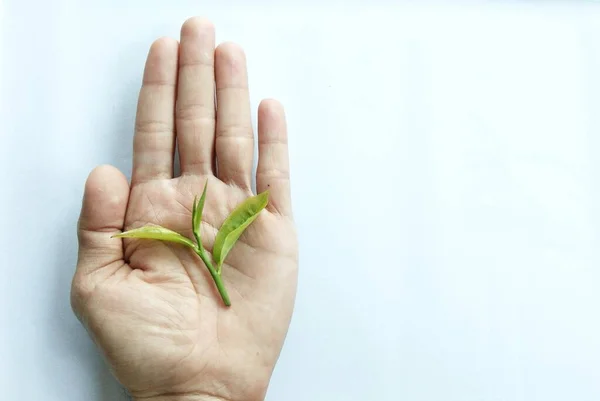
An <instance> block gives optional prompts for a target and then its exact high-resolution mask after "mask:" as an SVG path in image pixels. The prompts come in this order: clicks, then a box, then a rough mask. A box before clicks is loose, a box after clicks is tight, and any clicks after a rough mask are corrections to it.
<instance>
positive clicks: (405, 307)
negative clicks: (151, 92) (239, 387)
mask: <svg viewBox="0 0 600 401" xmlns="http://www.w3.org/2000/svg"><path fill="white" fill-rule="evenodd" d="M3 3H4V4H3V6H2V7H3V10H2V11H3V16H2V30H1V32H2V33H1V34H2V40H1V42H0V43H1V46H2V47H1V48H0V51H1V52H0V57H1V63H0V64H1V67H0V68H2V71H1V74H2V75H1V76H2V81H1V85H2V87H1V93H2V118H1V119H0V124H1V125H0V128H1V135H2V136H1V145H0V156H1V158H0V179H1V186H0V191H1V193H2V195H1V196H0V206H1V209H0V210H1V214H0V216H2V217H1V223H2V229H1V230H0V244H2V245H1V246H2V255H3V258H2V271H3V276H2V279H1V280H0V305H1V306H0V311H1V314H0V319H1V320H0V323H1V331H0V356H1V360H2V363H1V366H0V399H2V400H44V401H59V400H60V401H65V400H89V401H109V400H111V401H112V400H116V399H119V398H120V397H122V395H121V394H122V390H120V389H119V387H118V386H117V385H116V383H115V382H114V380H113V379H112V378H111V376H110V374H109V373H108V371H107V370H106V368H105V366H104V363H103V362H102V360H101V359H100V357H99V355H98V352H97V351H96V349H95V347H94V345H93V344H92V343H91V341H90V340H89V339H88V337H87V335H86V333H85V331H84V330H83V329H82V328H81V327H80V325H79V324H78V322H77V321H76V319H75V318H74V317H73V315H72V313H71V310H70V307H69V301H68V299H69V298H68V291H69V285H70V279H71V275H72V272H73V268H74V265H75V260H76V236H75V223H76V219H77V216H78V212H79V207H80V198H81V194H82V190H83V184H84V180H85V178H86V176H87V174H88V172H89V170H91V169H92V168H93V167H94V166H95V165H97V164H101V163H111V164H114V165H116V166H118V167H119V168H121V169H123V170H124V171H125V172H126V173H127V174H128V175H129V173H130V162H131V135H132V127H133V120H134V114H135V103H136V97H137V91H138V89H139V85H140V80H141V73H142V68H143V62H144V58H145V56H146V52H147V49H148V47H149V45H150V43H151V42H152V40H153V39H155V38H157V37H159V36H163V35H171V36H175V37H177V36H178V32H179V28H180V25H181V23H182V22H183V21H184V20H185V19H186V18H187V17H189V16H192V15H204V16H207V17H209V18H211V19H213V21H214V22H215V24H216V26H217V39H218V41H222V40H233V41H236V42H238V43H240V44H241V45H243V46H244V48H245V50H246V52H247V55H248V63H249V69H250V71H249V72H250V87H251V95H252V103H253V106H254V109H256V106H257V105H258V102H259V101H260V99H261V98H263V97H276V98H279V99H280V100H282V101H283V102H284V104H285V105H286V107H287V111H288V117H289V127H290V130H289V131H290V146H291V163H292V178H293V192H294V207H295V214H296V217H297V221H298V229H299V234H300V245H301V258H300V261H301V264H300V268H301V273H300V283H299V289H298V290H299V292H298V298H297V307H296V311H295V315H294V319H293V322H292V326H291V328H290V333H289V336H288V340H287V342H286V344H285V347H284V350H283V353H282V356H281V359H280V362H279V364H278V365H277V369H276V372H275V374H274V377H273V380H272V385H271V388H270V391H269V395H268V400H274V401H275V400H286V401H306V400H311V401H313V400H314V401H320V400H323V401H329V400H348V401H354V400H356V401H364V400H378V401H392V400H394V401H395V400H402V401H441V400H443V401H509V400H510V401H537V400H539V401H564V400H577V401H597V400H600V366H599V365H600V320H599V314H598V308H599V306H600V292H599V291H598V288H599V287H600V258H599V256H598V249H599V243H600V241H599V240H600V231H599V228H598V227H600V207H599V205H600V185H599V181H600V162H599V161H598V160H599V158H598V154H599V152H600V78H599V76H600V75H599V74H600V7H598V6H591V5H584V3H583V2H581V3H578V2H568V3H567V2H564V3H560V2H558V3H557V2H555V3H552V4H551V3H550V2H548V3H547V4H548V5H540V4H538V5H535V4H530V5H519V4H517V3H510V2H504V3H502V4H500V2H496V3H491V2H490V3H478V4H479V5H475V4H476V3H471V4H469V3H466V2H465V3H454V4H455V5H454V6H447V5H445V6H444V5H441V4H435V3H427V4H426V3H421V5H420V6H418V7H417V6H401V5H398V6H391V5H386V4H392V3H393V2H391V1H387V2H386V1H380V2H379V3H377V2H369V3H370V4H371V5H370V6H368V7H367V6H363V7H361V6H359V5H358V4H354V3H352V4H350V3H347V2H330V3H329V5H327V6H326V5H323V4H322V5H320V6H317V5H314V6H313V5H311V4H312V3H310V2H308V3H307V2H302V3H300V2H298V4H302V5H297V6H293V5H291V4H292V3H289V4H290V5H282V4H281V2H260V1H256V2H253V4H254V5H253V7H250V6H247V5H244V2H241V1H240V2H213V4H212V5H209V4H208V2H200V1H176V2H167V1H142V0H134V1H128V2H123V1H116V0H111V1H101V2H100V1H96V2H81V1H75V0H55V1H41V0H39V1H24V0H4V2H3ZM267 3H268V4H267ZM217 4H218V5H217ZM315 4H316V2H315ZM365 4H367V3H366V2H365ZM265 324H267V322H265Z"/></svg>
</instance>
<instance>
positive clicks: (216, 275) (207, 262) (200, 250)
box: [195, 248, 231, 306]
mask: <svg viewBox="0 0 600 401" xmlns="http://www.w3.org/2000/svg"><path fill="white" fill-rule="evenodd" d="M195 251H196V253H197V254H198V256H200V259H202V261H203V262H204V264H205V265H206V268H207V269H208V271H209V272H210V275H211V276H212V278H213V280H214V281H215V285H216V286H217V290H218V291H219V294H220V295H221V298H223V303H225V306H231V301H230V300H229V294H227V290H226V289H225V284H224V283H223V279H222V278H221V274H220V272H217V271H216V270H215V268H214V267H213V265H212V263H211V261H210V259H209V258H208V255H207V254H206V252H204V248H197V249H195Z"/></svg>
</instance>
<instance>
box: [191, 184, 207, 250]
mask: <svg viewBox="0 0 600 401" xmlns="http://www.w3.org/2000/svg"><path fill="white" fill-rule="evenodd" d="M206 187H208V180H206V184H204V191H202V196H200V199H198V200H197V198H194V208H193V210H192V230H193V231H194V236H195V237H196V241H198V247H200V248H202V241H201V240H200V225H201V224H202V210H204V201H205V200H206Z"/></svg>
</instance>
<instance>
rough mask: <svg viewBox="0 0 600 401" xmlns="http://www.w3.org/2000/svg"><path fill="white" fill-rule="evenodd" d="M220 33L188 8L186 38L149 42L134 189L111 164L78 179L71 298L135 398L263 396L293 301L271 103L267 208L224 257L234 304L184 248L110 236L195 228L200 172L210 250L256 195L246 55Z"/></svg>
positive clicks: (279, 121) (293, 266)
mask: <svg viewBox="0 0 600 401" xmlns="http://www.w3.org/2000/svg"><path fill="white" fill-rule="evenodd" d="M214 42H215V33H214V28H213V26H212V25H211V23H210V22H208V21H206V20H204V19H200V18H192V19H190V20H188V21H186V22H185V23H184V25H183V27H182V29H181V43H180V44H179V43H178V42H177V41H176V40H174V39H167V38H163V39H159V40H157V41H156V42H155V43H154V44H153V45H152V47H151V48H150V52H149V54H148V59H147V62H146V67H145V71H144V78H143V85H142V88H141V91H140V95H139V103H138V111H137V121H136V130H135V136H134V144H133V172H132V179H131V186H129V184H128V182H127V180H126V178H125V176H124V175H123V174H122V173H121V172H120V171H118V170H117V169H115V168H113V167H110V166H101V167H98V168H96V169H95V170H94V171H92V173H91V174H90V176H89V178H88V180H87V182H86V185H85V194H84V199H83V205H82V210H81V216H80V220H79V227H78V238H79V258H78V263H77V270H76V273H75V276H74V278H73V286H72V291H71V303H72V306H73V310H74V311H75V313H76V314H77V316H78V317H79V319H80V320H81V321H82V323H83V324H84V325H85V327H86V328H87V330H88V332H89V333H90V335H91V336H92V338H93V339H94V341H95V342H96V344H97V345H98V346H99V347H100V348H101V350H102V352H103V354H104V355H105V357H106V360H107V361H108V363H109V365H110V367H111V369H112V371H113V372H114V374H115V376H116V377H117V379H118V380H119V381H120V382H121V383H122V384H123V385H124V386H125V387H126V388H127V389H128V390H129V392H130V393H131V394H132V396H133V397H134V398H135V399H139V400H142V399H143V400H231V401H233V400H236V401H242V400H260V399H263V398H264V396H265V393H266V389H267V386H268V383H269V380H270V377H271V374H272V371H273V368H274V366H275V363H276V361H277V359H278V357H279V353H280V351H281V348H282V346H283V342H284V338H285V336H286V333H287V330H288V326H289V322H290V318H291V314H292V310H293V305H294V298H295V292H296V282H297V269H298V268H297V253H298V250H297V239H296V234H295V228H294V224H293V220H292V213H291V202H290V185H289V169H288V153H287V133H286V124H285V117H284V111H283V108H282V106H281V105H280V104H279V103H278V102H276V101H274V100H265V101H263V102H262V103H261V104H260V106H259V108H258V144H259V159H258V167H257V172H256V186H257V192H262V191H264V190H266V189H268V190H269V205H268V206H267V209H266V210H263V212H261V214H260V216H259V218H257V219H256V220H255V221H254V222H253V223H252V224H251V225H250V227H248V229H247V230H246V231H245V232H244V234H243V235H242V237H241V238H240V240H239V241H238V242H237V243H236V245H235V246H234V248H233V249H232V251H231V252H230V253H229V255H228V257H227V259H226V263H225V265H224V266H223V280H224V282H225V286H226V288H227V290H228V292H229V296H230V299H231V302H232V305H231V306H230V307H226V306H224V304H223V301H222V299H221V297H220V296H219V294H218V292H217V291H216V288H215V285H214V282H213V280H212V279H211V277H210V275H209V272H208V271H207V269H206V267H205V266H204V264H203V263H202V261H201V260H200V259H199V258H198V257H197V256H196V255H195V254H194V253H193V252H192V251H191V250H190V249H188V248H186V247H183V246H179V245H177V244H172V243H165V242H161V241H154V240H125V241H123V240H120V239H116V238H111V236H112V235H114V234H117V233H119V232H121V231H123V230H129V229H132V228H136V227H139V226H143V225H145V224H148V223H152V224H159V225H162V226H164V227H166V228H169V229H171V230H174V231H177V232H179V233H181V234H183V235H186V236H187V237H188V238H190V239H193V238H194V237H193V234H192V230H191V209H192V202H193V199H194V196H195V195H200V193H201V192H202V189H203V187H204V184H205V182H206V181H207V180H208V192H207V198H206V204H205V207H204V214H203V220H204V222H203V225H202V241H203V243H204V246H205V248H206V249H207V250H209V251H210V250H211V249H212V243H213V241H214V237H215V235H216V232H217V228H218V227H219V226H220V224H221V223H222V222H223V220H224V219H225V217H226V216H227V215H228V214H229V213H230V212H231V211H232V210H233V209H234V208H235V206H236V205H237V204H239V203H240V202H242V201H243V200H244V199H246V198H247V197H248V196H252V195H253V193H252V189H251V182H252V180H251V173H252V165H253V146H254V138H253V132H252V124H251V114H250V101H249V95H248V84H247V73H246V65H245V56H244V54H243V52H242V50H241V49H240V48H239V47H237V46H236V45H233V44H229V43H228V44H222V45H220V46H219V47H217V48H216V49H215V44H214ZM215 85H216V103H217V105H218V107H216V105H215V100H214V97H215ZM175 132H176V133H177V135H176V134H175ZM175 140H177V144H178V150H179V155H180V165H181V176H179V177H174V176H173V157H174V148H175V142H176V141H175Z"/></svg>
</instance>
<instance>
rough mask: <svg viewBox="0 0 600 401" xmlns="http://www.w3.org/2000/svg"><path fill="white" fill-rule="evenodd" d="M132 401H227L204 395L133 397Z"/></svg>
mask: <svg viewBox="0 0 600 401" xmlns="http://www.w3.org/2000/svg"><path fill="white" fill-rule="evenodd" d="M132 401H229V400H226V399H225V398H220V397H214V396H211V395H204V394H172V395H163V396H154V397H144V398H136V397H133V398H132Z"/></svg>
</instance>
